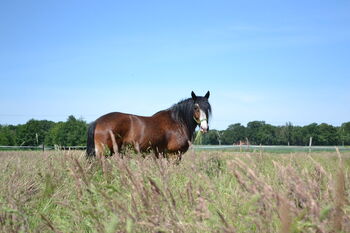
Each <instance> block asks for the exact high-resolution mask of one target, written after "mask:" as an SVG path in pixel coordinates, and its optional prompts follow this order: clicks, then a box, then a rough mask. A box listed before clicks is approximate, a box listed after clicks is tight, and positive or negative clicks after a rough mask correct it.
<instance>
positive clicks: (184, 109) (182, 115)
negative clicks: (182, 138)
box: [168, 97, 211, 139]
mask: <svg viewBox="0 0 350 233" xmlns="http://www.w3.org/2000/svg"><path fill="white" fill-rule="evenodd" d="M195 103H198V104H199V106H200V108H201V109H202V110H203V111H204V112H205V113H206V115H207V116H208V118H209V116H210V115H211V106H210V104H209V102H208V99H207V98H204V97H198V98H197V100H196V102H195V101H194V100H193V99H192V98H188V99H185V100H181V101H180V102H178V103H177V104H174V105H173V106H171V107H170V108H169V109H168V110H169V111H170V112H171V117H172V118H173V119H174V120H175V121H178V122H181V123H182V124H183V125H184V126H185V127H186V128H187V130H188V133H189V137H190V139H192V136H193V133H194V130H195V129H196V126H197V123H196V122H195V121H194V119H193V109H194V104H195ZM208 120H209V119H208Z"/></svg>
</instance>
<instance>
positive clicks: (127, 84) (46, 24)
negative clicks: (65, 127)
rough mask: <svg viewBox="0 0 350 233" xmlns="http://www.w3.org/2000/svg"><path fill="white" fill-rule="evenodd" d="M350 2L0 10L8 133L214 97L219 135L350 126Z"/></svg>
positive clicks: (2, 111)
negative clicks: (238, 127)
mask: <svg viewBox="0 0 350 233" xmlns="http://www.w3.org/2000/svg"><path fill="white" fill-rule="evenodd" d="M349 12H350V2H349V1H347V0H344V1H340V0H335V1H301V0H294V1H269V0H267V1H247V0H245V1H221V0H218V1H205V0H201V1H190V0H186V1H182V0H177V1H165V0H161V1H152V0H150V1H89V0H84V1H74V0H70V1H47V0H45V1H36V0H33V1H24V0H23V1H17V0H11V1H1V2H0V22H1V23H0V124H15V125H16V124H23V123H25V122H27V121H28V120H30V119H32V118H34V119H38V120H43V119H46V120H52V121H65V120H66V119H67V118H68V116H69V115H74V116H76V117H78V118H82V119H84V120H85V121H87V122H91V121H93V120H95V119H96V118H98V117H99V116H101V115H103V114H106V113H109V112H113V111H118V112H125V113H132V114H137V115H145V116H150V115H152V114H154V113H155V112H157V111H159V110H162V109H167V108H169V107H170V106H171V105H173V104H175V103H177V102H178V101H180V100H182V99H186V98H189V97H190V96H191V91H194V92H195V93H196V94H197V95H200V96H203V95H204V94H205V93H206V92H207V91H208V90H209V91H210V93H211V95H210V98H209V101H210V103H211V105H212V109H213V115H212V118H211V120H210V128H215V129H226V128H227V126H228V125H230V124H232V123H242V124H244V125H245V124H246V123H247V122H249V121H254V120H262V121H265V122H266V123H269V124H273V125H284V124H285V123H286V122H292V123H293V124H294V125H307V124H310V123H313V122H316V123H323V122H324V123H328V124H332V125H336V126H338V125H341V123H343V122H347V121H350V108H349V102H350V91H349V88H350V14H349Z"/></svg>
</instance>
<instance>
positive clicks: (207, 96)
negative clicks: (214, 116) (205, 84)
mask: <svg viewBox="0 0 350 233" xmlns="http://www.w3.org/2000/svg"><path fill="white" fill-rule="evenodd" d="M209 96H210V92H209V91H208V92H207V94H205V96H204V97H205V98H207V99H209Z"/></svg>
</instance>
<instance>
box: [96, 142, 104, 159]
mask: <svg viewBox="0 0 350 233" xmlns="http://www.w3.org/2000/svg"><path fill="white" fill-rule="evenodd" d="M95 152H96V156H97V157H101V156H103V155H104V152H105V146H104V145H103V144H102V143H95Z"/></svg>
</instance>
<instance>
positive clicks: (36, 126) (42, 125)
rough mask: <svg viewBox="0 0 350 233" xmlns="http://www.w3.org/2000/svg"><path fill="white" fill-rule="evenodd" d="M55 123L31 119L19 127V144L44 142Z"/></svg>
mask: <svg viewBox="0 0 350 233" xmlns="http://www.w3.org/2000/svg"><path fill="white" fill-rule="evenodd" d="M54 124H55V123H54V122H52V121H47V120H34V119H32V120H29V121H28V122H27V123H26V124H24V125H19V126H18V127H17V132H16V135H17V138H16V143H17V145H24V146H38V145H41V144H43V143H44V141H45V137H46V136H47V134H48V132H49V131H50V129H51V128H52V126H53V125H54Z"/></svg>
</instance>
